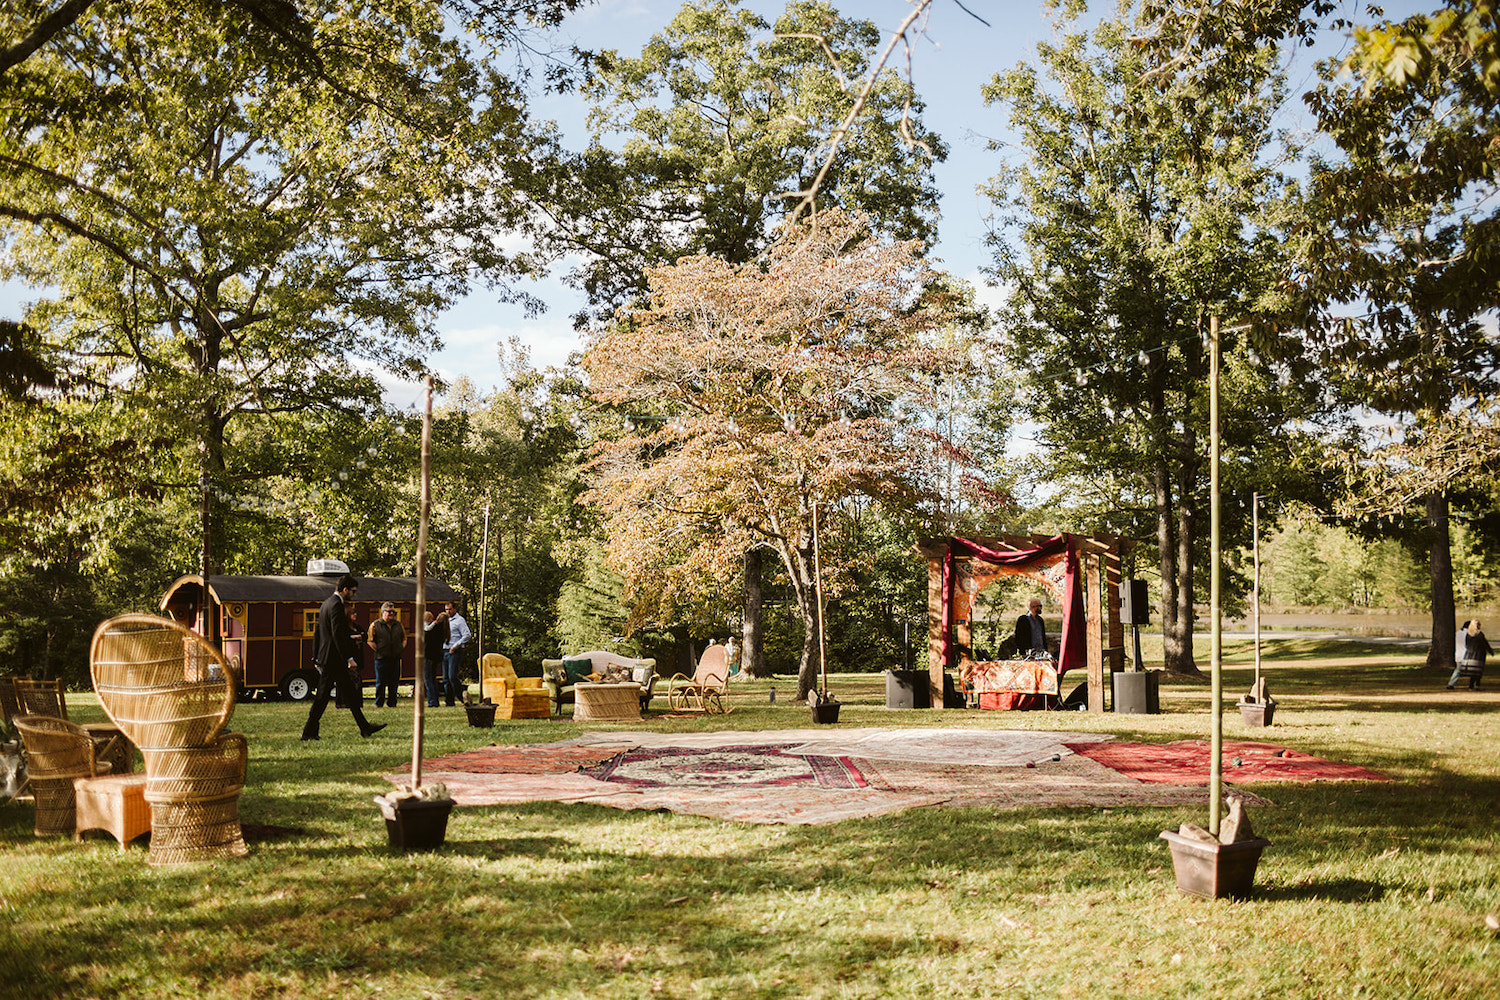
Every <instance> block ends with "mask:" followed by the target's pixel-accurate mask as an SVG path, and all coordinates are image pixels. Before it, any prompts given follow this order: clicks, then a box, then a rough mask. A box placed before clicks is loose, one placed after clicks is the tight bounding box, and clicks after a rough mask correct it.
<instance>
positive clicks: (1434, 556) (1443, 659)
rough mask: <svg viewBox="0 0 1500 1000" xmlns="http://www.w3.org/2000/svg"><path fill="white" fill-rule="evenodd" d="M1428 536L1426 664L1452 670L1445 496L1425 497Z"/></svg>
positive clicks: (1453, 615)
mask: <svg viewBox="0 0 1500 1000" xmlns="http://www.w3.org/2000/svg"><path fill="white" fill-rule="evenodd" d="M1427 537H1428V539H1429V549H1428V557H1427V569H1428V573H1429V574H1430V575H1431V581H1432V646H1431V647H1430V648H1429V649H1428V650H1427V665H1428V666H1430V667H1441V668H1442V669H1444V670H1449V671H1451V670H1452V669H1453V654H1454V651H1455V650H1454V643H1455V641H1456V640H1457V637H1458V631H1457V623H1456V621H1455V619H1456V617H1457V608H1455V607H1454V604H1453V549H1452V540H1451V538H1450V537H1449V527H1448V495H1447V494H1446V493H1431V494H1428V496H1427Z"/></svg>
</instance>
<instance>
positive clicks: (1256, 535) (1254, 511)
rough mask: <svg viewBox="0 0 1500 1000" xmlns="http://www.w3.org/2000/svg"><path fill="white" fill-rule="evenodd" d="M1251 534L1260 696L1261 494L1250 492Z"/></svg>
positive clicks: (1256, 685) (1252, 589) (1256, 670)
mask: <svg viewBox="0 0 1500 1000" xmlns="http://www.w3.org/2000/svg"><path fill="white" fill-rule="evenodd" d="M1250 534H1251V536H1252V538H1253V542H1252V549H1253V551H1254V553H1255V582H1254V583H1253V584H1252V585H1251V592H1252V594H1253V595H1254V602H1255V604H1254V607H1255V687H1253V688H1252V689H1251V690H1253V691H1254V692H1255V697H1256V698H1259V697H1260V494H1259V493H1252V494H1250Z"/></svg>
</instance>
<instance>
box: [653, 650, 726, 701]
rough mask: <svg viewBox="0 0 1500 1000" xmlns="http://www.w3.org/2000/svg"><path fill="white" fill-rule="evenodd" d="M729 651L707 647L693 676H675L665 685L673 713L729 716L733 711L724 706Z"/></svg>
mask: <svg viewBox="0 0 1500 1000" xmlns="http://www.w3.org/2000/svg"><path fill="white" fill-rule="evenodd" d="M728 658H729V657H728V650H727V649H725V647H723V646H720V645H719V644H718V643H713V642H711V643H709V644H708V648H707V649H705V650H704V651H703V655H702V656H701V657H700V658H699V659H698V669H696V670H694V671H693V676H691V677H689V676H688V675H687V674H676V675H674V676H673V677H672V679H671V681H670V682H668V687H667V704H668V705H669V706H671V708H672V711H674V712H703V713H704V714H706V715H728V714H729V713H730V712H732V711H733V709H731V708H730V707H728V706H727V705H725V704H724V699H725V698H726V697H728V691H727V690H726V686H727V685H728V683H729V666H728Z"/></svg>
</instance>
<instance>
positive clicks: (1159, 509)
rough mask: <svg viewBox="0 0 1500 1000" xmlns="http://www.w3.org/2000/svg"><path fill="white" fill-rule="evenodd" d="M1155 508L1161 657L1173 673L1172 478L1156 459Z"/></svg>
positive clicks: (1174, 557) (1174, 567)
mask: <svg viewBox="0 0 1500 1000" xmlns="http://www.w3.org/2000/svg"><path fill="white" fill-rule="evenodd" d="M1153 479H1154V483H1153V487H1154V494H1155V497H1154V499H1155V505H1156V553H1157V560H1158V565H1159V568H1160V570H1161V643H1162V658H1163V660H1164V661H1165V665H1166V668H1167V669H1168V670H1176V669H1177V663H1178V661H1179V660H1180V659H1181V656H1180V655H1179V654H1180V647H1179V645H1178V642H1177V639H1176V637H1175V635H1174V633H1173V631H1172V626H1173V624H1174V623H1175V622H1176V621H1177V546H1176V543H1175V541H1174V540H1173V534H1172V476H1171V472H1170V471H1169V470H1168V468H1167V463H1166V462H1165V461H1164V460H1162V459H1157V460H1156V469H1155V472H1154V476H1153Z"/></svg>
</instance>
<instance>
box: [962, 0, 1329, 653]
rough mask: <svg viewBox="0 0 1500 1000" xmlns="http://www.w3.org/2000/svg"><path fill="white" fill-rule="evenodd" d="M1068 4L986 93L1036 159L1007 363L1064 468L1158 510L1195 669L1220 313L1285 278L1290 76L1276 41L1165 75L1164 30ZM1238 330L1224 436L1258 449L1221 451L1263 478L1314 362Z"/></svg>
mask: <svg viewBox="0 0 1500 1000" xmlns="http://www.w3.org/2000/svg"><path fill="white" fill-rule="evenodd" d="M1067 6H1068V8H1069V10H1066V11H1064V12H1063V14H1064V16H1063V18H1062V19H1061V21H1060V25H1059V26H1060V27H1061V28H1062V29H1063V34H1062V37H1061V40H1060V41H1059V42H1057V43H1056V44H1051V43H1046V44H1042V45H1040V46H1038V50H1037V63H1036V64H1035V65H1022V66H1020V67H1018V68H1016V69H1014V70H1012V71H1010V72H1007V73H1002V74H999V75H998V76H996V77H995V79H994V81H993V82H992V83H991V84H990V85H988V86H987V87H986V88H985V96H986V98H987V99H988V100H989V101H991V102H995V103H1002V104H1005V105H1007V106H1008V107H1009V109H1010V116H1011V121H1012V123H1013V124H1014V126H1015V128H1016V129H1017V130H1018V131H1019V132H1020V134H1021V136H1022V144H1023V146H1024V147H1025V149H1026V152H1027V156H1026V160H1025V161H1024V162H1023V163H1022V164H1020V165H1018V166H1015V167H1012V168H1008V169H1006V170H1004V171H1002V172H1001V173H1000V174H999V175H998V176H997V177H996V178H995V180H994V181H993V184H992V188H991V190H992V194H993V197H994V198H995V200H996V202H997V204H998V205H1000V206H1001V208H1002V213H1001V220H1000V226H999V227H998V228H997V230H996V231H995V233H994V235H993V237H992V243H993V245H994V247H995V252H996V257H995V269H994V273H995V276H996V277H997V278H998V279H999V280H1001V281H1002V282H1005V283H1008V284H1009V285H1011V287H1012V288H1013V292H1012V294H1011V296H1010V298H1009V302H1008V309H1007V312H1006V314H1005V320H1006V325H1007V326H1008V328H1009V336H1010V338H1011V353H1012V365H1013V367H1014V369H1015V370H1016V371H1018V372H1022V373H1026V375H1027V376H1028V377H1027V381H1026V391H1025V394H1024V395H1023V396H1022V397H1021V398H1020V406H1021V407H1022V409H1023V410H1024V411H1025V412H1026V413H1027V414H1028V415H1029V416H1030V418H1031V419H1033V420H1036V421H1037V422H1038V423H1039V424H1040V425H1041V427H1042V431H1041V433H1040V435H1039V443H1040V445H1041V449H1042V460H1043V461H1045V462H1046V463H1047V464H1048V466H1049V467H1050V469H1051V471H1052V472H1053V474H1054V475H1066V476H1070V477H1072V478H1071V480H1070V481H1076V482H1090V481H1093V482H1097V481H1098V480H1099V477H1101V476H1109V477H1114V478H1113V479H1111V482H1113V483H1114V484H1115V485H1116V489H1114V490H1112V491H1111V492H1112V493H1113V494H1114V496H1115V498H1116V499H1114V500H1113V501H1112V502H1113V503H1114V504H1115V505H1116V511H1117V512H1118V513H1121V514H1124V515H1125V516H1126V517H1127V518H1128V517H1129V515H1130V512H1131V511H1132V509H1135V510H1138V511H1140V512H1141V513H1143V514H1145V515H1146V517H1147V518H1148V519H1149V521H1148V523H1150V524H1152V526H1153V528H1154V533H1155V536H1156V549H1157V558H1158V561H1159V566H1160V574H1161V594H1160V598H1161V601H1160V607H1161V619H1162V630H1163V638H1164V646H1165V657H1166V665H1167V667H1168V669H1171V670H1175V671H1179V672H1185V673H1193V672H1197V668H1196V665H1195V663H1194V659H1193V647H1192V628H1193V616H1194V615H1193V609H1194V604H1195V600H1196V596H1197V585H1196V575H1195V574H1196V568H1197V566H1198V565H1199V564H1200V563H1201V562H1203V561H1204V551H1203V550H1204V547H1203V545H1202V541H1203V523H1204V521H1203V515H1204V513H1205V512H1206V509H1207V506H1206V505H1207V489H1206V486H1207V472H1208V468H1207V454H1206V452H1207V448H1208V441H1207V439H1206V434H1204V433H1203V430H1204V429H1205V428H1206V426H1207V419H1206V410H1207V361H1208V357H1207V355H1208V351H1207V338H1208V334H1209V327H1210V318H1211V317H1213V316H1216V315H1218V316H1224V317H1227V318H1240V317H1243V316H1246V315H1247V314H1250V313H1251V312H1252V311H1253V309H1254V307H1255V306H1256V304H1257V301H1258V299H1259V298H1260V297H1261V296H1263V295H1264V294H1265V293H1266V292H1267V291H1268V290H1269V289H1270V288H1272V287H1273V286H1274V282H1275V279H1276V277H1277V276H1278V274H1279V273H1280V272H1281V267H1280V263H1281V252H1280V248H1279V246H1278V244H1277V243H1276V241H1275V240H1274V239H1273V238H1272V237H1271V235H1270V234H1269V232H1268V231H1267V230H1266V229H1265V228H1264V225H1263V224H1262V225H1257V220H1262V223H1263V221H1264V212H1263V208H1264V206H1265V205H1267V204H1268V203H1270V202H1271V201H1273V199H1274V198H1275V196H1276V194H1277V192H1278V187H1279V185H1280V183H1281V179H1280V178H1279V176H1278V174H1277V173H1276V171H1275V169H1274V163H1273V160H1274V157H1275V154H1276V152H1277V139H1278V137H1277V135H1276V133H1275V132H1274V130H1273V128H1272V116H1273V114H1274V112H1275V110H1276V108H1277V106H1278V104H1279V102H1280V96H1281V93H1280V88H1281V81H1280V77H1279V75H1278V73H1277V69H1276V59H1275V51H1274V49H1272V48H1271V47H1268V46H1261V47H1259V48H1253V47H1252V48H1250V49H1249V50H1248V51H1246V52H1244V53H1243V54H1242V57H1241V58H1237V59H1235V60H1232V61H1228V62H1220V61H1212V60H1210V61H1203V62H1192V61H1185V62H1184V63H1183V65H1181V66H1179V67H1177V68H1175V69H1174V70H1173V72H1171V73H1163V74H1157V75H1154V76H1153V75H1152V72H1151V70H1152V64H1151V63H1150V62H1149V61H1148V55H1149V54H1150V50H1147V49H1143V48H1142V47H1141V46H1139V45H1138V44H1137V38H1138V35H1139V33H1142V32H1145V31H1147V30H1148V29H1149V27H1150V24H1149V22H1147V21H1146V20H1144V15H1143V14H1142V12H1141V11H1135V13H1137V14H1141V15H1142V19H1138V20H1135V21H1126V20H1105V21H1103V22H1102V23H1100V24H1099V25H1098V27H1097V28H1096V29H1095V30H1094V32H1093V35H1092V38H1090V37H1089V36H1087V35H1086V34H1084V33H1081V32H1078V31H1076V30H1073V31H1069V30H1068V29H1069V27H1070V25H1071V24H1072V23H1073V22H1071V21H1070V17H1071V16H1075V15H1076V13H1077V11H1076V10H1075V9H1074V8H1079V7H1081V5H1077V4H1070V5H1067ZM1228 325H1229V324H1226V327H1227V326H1228ZM1224 342H1225V346H1226V353H1227V354H1228V355H1229V356H1230V358H1231V360H1230V362H1229V363H1228V365H1227V367H1226V372H1225V376H1226V379H1225V390H1226V393H1227V399H1226V404H1227V405H1225V406H1224V407H1223V412H1224V414H1225V416H1226V417H1227V418H1228V419H1227V420H1226V422H1225V425H1224V431H1225V439H1226V440H1225V443H1226V445H1229V446H1230V450H1231V453H1232V450H1233V446H1234V444H1235V443H1236V441H1238V443H1239V446H1240V447H1243V448H1244V449H1245V451H1246V453H1247V455H1248V454H1249V453H1250V452H1251V451H1252V449H1253V450H1254V452H1255V453H1256V454H1257V455H1258V458H1257V460H1256V461H1255V462H1245V463H1235V462H1233V461H1231V462H1229V463H1226V464H1228V465H1229V466H1231V467H1234V466H1238V467H1239V468H1240V469H1242V470H1244V471H1245V472H1246V474H1247V475H1253V474H1254V472H1255V470H1257V469H1259V470H1260V474H1262V475H1265V474H1267V473H1268V471H1269V469H1268V466H1269V465H1271V464H1273V462H1274V461H1275V460H1274V459H1273V458H1272V456H1273V455H1275V454H1277V453H1278V452H1280V453H1281V454H1282V455H1286V453H1287V450H1286V448H1285V447H1284V446H1283V447H1277V446H1275V442H1274V435H1275V433H1276V430H1277V429H1278V428H1281V427H1283V426H1284V425H1286V424H1287V423H1288V422H1289V420H1290V418H1291V417H1293V416H1296V415H1300V411H1299V410H1298V409H1297V405H1298V404H1296V403H1295V402H1294V401H1293V399H1292V398H1291V397H1288V396H1287V395H1285V394H1283V393H1282V392H1281V391H1280V383H1281V381H1283V380H1285V381H1287V382H1288V384H1294V383H1295V381H1296V377H1297V376H1298V375H1299V374H1300V373H1305V371H1306V364H1305V362H1303V361H1300V360H1299V361H1297V362H1295V363H1296V364H1297V365H1298V366H1299V367H1298V370H1297V371H1295V372H1294V371H1293V370H1292V369H1290V368H1286V369H1283V370H1282V371H1280V372H1279V373H1278V372H1276V371H1273V370H1271V369H1269V368H1268V367H1266V366H1262V365H1260V364H1258V363H1256V362H1255V361H1254V359H1252V358H1251V357H1250V356H1249V355H1248V354H1246V353H1245V349H1244V346H1243V343H1242V342H1239V341H1238V338H1236V337H1234V336H1233V335H1231V334H1229V333H1228V332H1227V331H1226V334H1225V340H1224ZM1237 343H1239V344H1240V346H1239V347H1238V348H1236V344H1237ZM1236 356H1237V357H1238V360H1237V361H1236V360H1234V358H1235V357H1236ZM1278 376H1280V377H1278ZM1288 407H1292V409H1291V410H1290V411H1289V410H1288V409H1287V408H1288ZM1246 492H1248V490H1247V491H1246Z"/></svg>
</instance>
